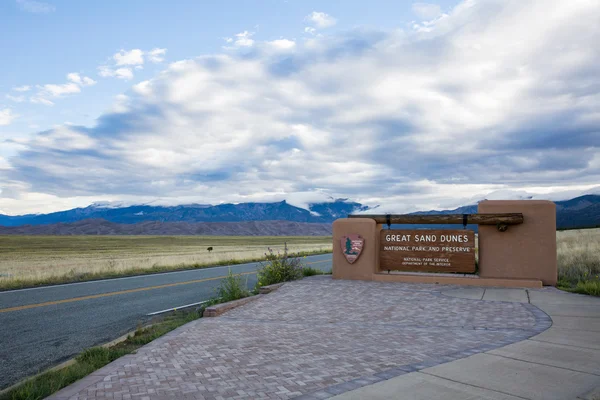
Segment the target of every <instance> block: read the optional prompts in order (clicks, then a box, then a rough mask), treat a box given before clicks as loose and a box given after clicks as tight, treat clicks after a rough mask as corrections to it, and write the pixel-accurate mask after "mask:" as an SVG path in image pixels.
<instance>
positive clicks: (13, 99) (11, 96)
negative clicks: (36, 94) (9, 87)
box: [6, 94, 25, 103]
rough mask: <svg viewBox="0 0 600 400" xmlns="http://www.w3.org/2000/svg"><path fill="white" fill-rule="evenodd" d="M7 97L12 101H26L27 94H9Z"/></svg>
mask: <svg viewBox="0 0 600 400" xmlns="http://www.w3.org/2000/svg"><path fill="white" fill-rule="evenodd" d="M6 98H7V99H9V100H11V101H14V102H15V103H22V102H24V101H25V96H23V95H20V96H13V95H10V94H7V95H6Z"/></svg>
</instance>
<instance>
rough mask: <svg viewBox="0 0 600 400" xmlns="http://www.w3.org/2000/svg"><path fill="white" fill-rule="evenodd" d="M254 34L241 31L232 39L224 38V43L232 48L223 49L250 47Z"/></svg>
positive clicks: (252, 43)
mask: <svg viewBox="0 0 600 400" xmlns="http://www.w3.org/2000/svg"><path fill="white" fill-rule="evenodd" d="M252 36H254V32H248V31H243V32H240V33H236V34H235V35H234V37H233V38H230V37H228V38H225V39H224V40H225V42H226V43H231V44H232V45H233V47H232V46H224V48H225V49H231V48H240V47H252V46H253V45H254V39H252Z"/></svg>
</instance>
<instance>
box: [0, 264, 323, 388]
mask: <svg viewBox="0 0 600 400" xmlns="http://www.w3.org/2000/svg"><path fill="white" fill-rule="evenodd" d="M305 262H306V264H308V265H309V266H311V267H313V268H319V269H322V270H330V269H331V254H325V255H318V256H311V257H307V258H306V259H305ZM257 266H258V264H257V263H249V264H240V265H235V266H231V267H215V268H208V269H199V270H191V271H179V272H169V273H163V274H154V275H145V276H135V277H128V278H118V279H107V280H102V281H93V282H83V283H73V284H67V285H56V286H48V287H42V288H33V289H23V290H14V291H8V292H0V389H2V388H5V387H8V386H10V385H11V384H13V383H15V382H17V381H18V380H20V379H22V378H24V377H27V376H30V375H33V374H35V373H37V372H39V371H42V370H44V369H47V368H49V367H51V366H53V365H56V364H58V363H60V362H62V361H64V360H67V359H69V358H71V357H72V356H74V355H75V354H77V353H79V352H80V351H81V350H83V349H85V348H88V347H91V346H95V345H99V344H102V343H106V342H109V341H111V340H113V339H116V338H117V337H119V336H121V335H124V334H125V333H127V332H129V331H131V330H133V329H135V328H136V326H137V325H138V324H140V323H144V322H147V321H148V320H149V319H150V317H148V316H146V314H149V313H152V312H155V311H160V310H164V309H168V308H173V307H178V306H181V305H185V304H190V303H195V302H199V301H203V300H207V299H208V298H210V297H212V296H214V293H215V288H216V287H217V286H218V285H219V280H220V279H221V278H223V277H224V276H225V275H227V273H228V268H231V270H232V271H233V272H234V273H243V274H245V275H246V276H247V278H248V286H249V287H253V286H254V285H255V283H256V269H257Z"/></svg>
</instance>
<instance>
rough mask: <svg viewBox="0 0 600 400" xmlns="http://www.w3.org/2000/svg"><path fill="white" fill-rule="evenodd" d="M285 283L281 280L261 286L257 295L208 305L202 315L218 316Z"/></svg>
mask: <svg viewBox="0 0 600 400" xmlns="http://www.w3.org/2000/svg"><path fill="white" fill-rule="evenodd" d="M284 284H285V282H281V283H274V284H272V285H267V286H261V287H260V288H259V289H258V293H259V294H257V295H254V296H249V297H244V298H243V299H239V300H233V301H228V302H227V303H222V304H215V305H214V306H210V307H206V309H205V310H204V313H203V314H202V317H204V318H207V317H208V318H210V317H218V316H219V315H222V314H224V313H226V312H227V311H229V310H233V309H234V308H237V307H240V306H243V305H244V304H247V303H250V302H251V301H253V300H257V299H259V298H260V297H262V296H264V295H265V294H268V293H271V292H274V291H276V290H277V289H279V288H280V287H282V286H283V285H284Z"/></svg>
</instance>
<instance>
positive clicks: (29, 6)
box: [17, 0, 56, 14]
mask: <svg viewBox="0 0 600 400" xmlns="http://www.w3.org/2000/svg"><path fill="white" fill-rule="evenodd" d="M17 4H18V5H19V8H20V9H21V10H23V11H27V12H30V13H36V14H47V13H50V12H53V11H56V7H54V6H53V5H52V4H48V3H43V2H41V1H33V0H17Z"/></svg>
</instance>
